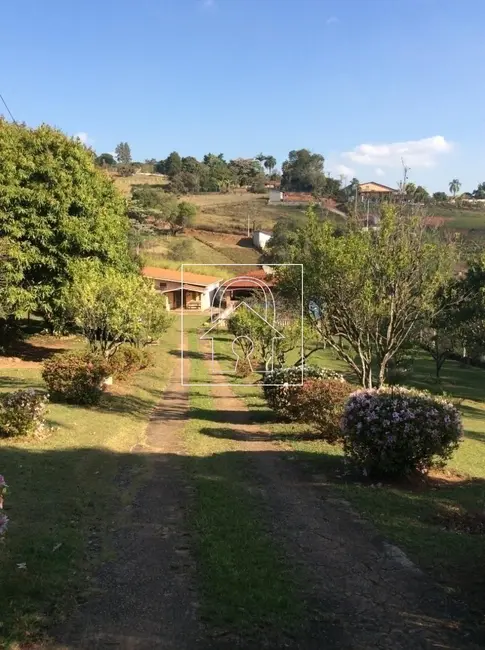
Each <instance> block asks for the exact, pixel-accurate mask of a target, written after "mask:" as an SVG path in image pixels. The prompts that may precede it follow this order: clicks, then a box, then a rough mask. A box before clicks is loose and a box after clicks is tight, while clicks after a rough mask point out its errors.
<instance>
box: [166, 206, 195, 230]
mask: <svg viewBox="0 0 485 650" xmlns="http://www.w3.org/2000/svg"><path fill="white" fill-rule="evenodd" d="M196 214H197V207H196V206H195V205H194V204H193V203H189V202H188V201H181V202H180V203H179V204H178V206H177V210H176V212H174V213H171V214H170V217H169V218H168V219H167V221H168V223H169V225H170V230H171V231H172V235H176V234H177V233H179V232H183V231H184V230H185V228H187V227H188V226H191V225H192V224H193V222H194V219H195V216H196Z"/></svg>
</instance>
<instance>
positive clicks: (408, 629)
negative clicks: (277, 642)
mask: <svg viewBox="0 0 485 650" xmlns="http://www.w3.org/2000/svg"><path fill="white" fill-rule="evenodd" d="M206 363H207V364H209V363H211V364H212V362H209V360H208V359H207V361H206ZM214 363H215V365H211V366H210V368H211V372H212V373H213V374H212V377H213V380H214V381H215V382H218V381H219V382H221V383H223V382H225V381H227V378H225V377H224V376H223V374H222V371H221V369H220V367H219V366H218V364H217V362H214ZM213 395H214V397H216V398H217V408H218V413H217V417H216V418H215V420H216V422H214V423H213V424H209V426H208V428H207V430H206V431H205V433H206V434H208V435H213V436H226V437H228V438H231V439H232V441H234V440H236V441H238V447H239V450H240V451H246V452H247V453H248V457H250V458H251V461H252V463H254V465H255V470H256V481H257V483H258V487H259V490H260V493H261V494H262V495H263V497H264V500H265V501H266V503H267V505H268V506H269V511H270V512H271V522H270V527H271V529H272V533H273V535H274V538H275V543H277V544H279V545H281V544H283V546H284V549H285V551H286V554H287V555H288V557H290V558H294V559H295V561H296V562H297V563H298V567H299V570H300V571H301V574H302V590H303V593H302V597H304V598H305V599H306V600H307V602H310V603H312V607H310V610H311V611H313V616H312V615H311V614H310V616H309V617H308V620H307V621H306V625H305V626H304V627H303V628H302V629H301V630H300V634H299V635H298V638H293V639H292V640H288V644H289V645H288V644H285V642H284V641H282V642H281V647H292V648H301V650H313V649H317V648H325V649H326V650H333V649H334V648H345V649H348V650H371V649H373V648H379V649H382V650H384V649H385V650H416V649H418V648H423V649H424V648H433V649H436V650H438V648H439V649H440V650H444V649H445V648H446V649H450V650H451V649H452V648H453V649H459V648H478V647H483V646H482V644H481V643H480V644H476V643H474V642H472V641H471V639H469V638H467V634H466V633H463V631H461V632H458V627H459V623H460V621H462V620H463V618H464V617H466V612H465V610H464V608H462V606H461V605H460V604H458V603H456V602H453V601H452V600H451V599H450V598H449V597H447V595H446V594H445V593H444V592H443V591H442V590H441V589H440V588H439V587H438V586H437V585H436V584H434V583H433V582H431V581H430V579H429V578H428V577H427V576H425V575H424V574H423V573H422V572H421V571H420V570H419V569H418V568H417V567H415V566H414V565H413V564H412V563H411V562H410V560H409V559H408V558H407V557H406V556H405V555H404V553H402V552H401V551H400V549H398V548H397V547H394V546H392V545H390V544H388V543H386V542H385V541H384V540H383V539H382V538H381V536H380V535H378V534H377V533H376V531H375V530H374V529H373V527H372V526H371V525H370V524H368V523H367V522H366V521H364V520H363V519H362V518H361V517H359V515H358V514H357V513H356V512H354V511H353V510H352V508H351V507H350V505H349V504H348V503H347V502H345V501H344V500H341V499H335V498H334V497H333V496H332V492H331V490H330V488H329V487H328V486H327V485H326V483H325V477H324V476H311V475H310V476H309V475H308V472H307V470H305V471H302V468H301V467H299V466H298V463H294V462H288V460H286V459H287V458H288V455H287V454H282V453H281V452H282V448H281V446H279V445H277V444H274V443H272V442H270V441H268V439H267V435H266V433H265V431H264V426H262V425H261V424H257V423H254V422H253V421H252V416H251V413H250V412H248V410H247V408H246V406H245V404H244V403H243V401H242V400H241V399H239V398H238V397H236V396H235V395H234V392H233V390H232V388H231V387H228V386H217V385H215V386H214V387H213ZM221 423H223V424H221ZM239 647H246V646H245V644H244V641H243V640H242V639H241V643H240V646H239ZM247 647H248V649H249V647H250V646H247ZM271 647H274V646H271Z"/></svg>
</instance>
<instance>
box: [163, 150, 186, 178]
mask: <svg viewBox="0 0 485 650" xmlns="http://www.w3.org/2000/svg"><path fill="white" fill-rule="evenodd" d="M163 169H164V171H163V173H164V174H167V176H169V177H170V178H172V177H173V176H176V175H177V174H180V172H181V171H182V158H181V157H180V154H179V153H177V152H176V151H172V153H171V154H170V155H169V156H168V157H167V158H166V160H165V163H164V165H163Z"/></svg>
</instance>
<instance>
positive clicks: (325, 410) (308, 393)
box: [290, 379, 352, 443]
mask: <svg viewBox="0 0 485 650" xmlns="http://www.w3.org/2000/svg"><path fill="white" fill-rule="evenodd" d="M351 392H352V385H351V384H349V383H348V382H346V381H340V380H339V379H308V380H307V381H305V382H304V384H303V386H301V388H297V390H295V391H293V392H292V393H291V395H290V405H291V410H292V412H294V413H296V414H297V418H296V419H298V420H299V421H300V422H309V423H312V424H314V425H315V430H316V433H317V434H318V436H319V437H321V438H323V439H324V440H326V441H327V442H330V443H335V442H338V441H339V440H340V439H341V437H342V432H341V429H340V420H341V418H342V414H343V411H344V406H345V403H346V401H347V399H348V397H349V395H350V393H351Z"/></svg>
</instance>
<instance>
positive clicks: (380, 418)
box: [341, 387, 463, 476]
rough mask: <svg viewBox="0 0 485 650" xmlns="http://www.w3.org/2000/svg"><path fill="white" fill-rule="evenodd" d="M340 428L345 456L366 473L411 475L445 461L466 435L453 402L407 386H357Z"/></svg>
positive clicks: (442, 463) (425, 470)
mask: <svg viewBox="0 0 485 650" xmlns="http://www.w3.org/2000/svg"><path fill="white" fill-rule="evenodd" d="M341 427H342V437H343V443H344V452H345V455H346V457H347V458H348V459H349V460H350V461H352V462H353V463H354V464H355V465H357V466H358V467H359V468H361V469H362V470H363V472H364V474H365V475H366V476H370V475H373V474H376V475H389V476H407V475H410V474H413V473H415V472H427V471H428V470H429V469H430V468H431V467H433V466H436V465H438V466H439V465H441V466H443V465H444V464H445V462H446V461H447V460H448V459H449V458H450V457H451V455H452V453H453V452H454V451H455V449H457V447H458V445H459V442H460V440H461V438H462V436H463V427H462V423H461V415H460V413H459V411H458V409H457V408H456V407H455V406H454V405H453V404H452V403H450V402H448V401H446V400H445V399H443V398H440V397H435V396H433V395H430V394H429V393H425V392H420V391H417V390H410V389H406V388H391V387H386V388H381V389H378V390H377V389H369V390H358V391H355V392H354V393H352V394H351V395H350V397H349V400H348V402H347V404H346V406H345V409H344V413H343V416H342V422H341Z"/></svg>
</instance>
